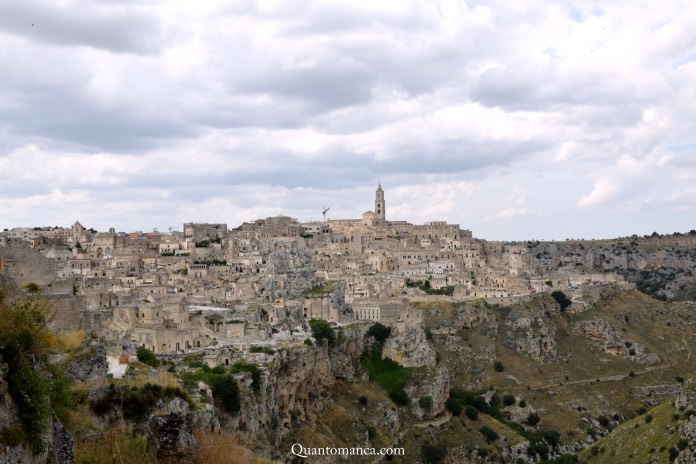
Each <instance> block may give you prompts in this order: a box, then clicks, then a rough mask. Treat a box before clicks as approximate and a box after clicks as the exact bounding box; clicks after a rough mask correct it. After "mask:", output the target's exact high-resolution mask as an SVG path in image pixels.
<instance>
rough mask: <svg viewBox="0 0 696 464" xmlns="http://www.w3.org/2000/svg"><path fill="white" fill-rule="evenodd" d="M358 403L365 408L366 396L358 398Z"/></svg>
mask: <svg viewBox="0 0 696 464" xmlns="http://www.w3.org/2000/svg"><path fill="white" fill-rule="evenodd" d="M358 403H360V404H361V405H362V406H367V396H361V397H360V398H358Z"/></svg>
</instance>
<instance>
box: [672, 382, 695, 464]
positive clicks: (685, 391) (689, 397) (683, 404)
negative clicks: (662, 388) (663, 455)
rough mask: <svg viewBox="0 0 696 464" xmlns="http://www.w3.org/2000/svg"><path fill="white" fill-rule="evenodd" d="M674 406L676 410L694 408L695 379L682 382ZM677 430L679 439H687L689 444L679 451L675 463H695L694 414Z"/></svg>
mask: <svg viewBox="0 0 696 464" xmlns="http://www.w3.org/2000/svg"><path fill="white" fill-rule="evenodd" d="M674 406H675V408H676V409H677V410H678V411H679V410H682V408H683V409H684V410H689V409H694V410H696V381H694V380H693V379H689V380H687V381H686V382H684V383H683V384H682V387H681V390H680V391H679V394H678V395H677V398H676V400H675V401H674ZM678 432H679V436H680V438H681V439H685V440H688V442H689V446H688V447H687V448H686V449H684V450H682V451H681V452H680V453H679V455H678V456H677V458H676V459H675V460H674V462H675V463H677V464H694V463H696V415H692V416H690V417H689V419H688V420H687V421H686V422H685V423H684V424H682V425H680V426H679V430H678Z"/></svg>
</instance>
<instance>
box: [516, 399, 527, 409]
mask: <svg viewBox="0 0 696 464" xmlns="http://www.w3.org/2000/svg"><path fill="white" fill-rule="evenodd" d="M517 404H518V405H519V406H520V408H526V407H527V402H526V401H525V400H520V402H519V403H517Z"/></svg>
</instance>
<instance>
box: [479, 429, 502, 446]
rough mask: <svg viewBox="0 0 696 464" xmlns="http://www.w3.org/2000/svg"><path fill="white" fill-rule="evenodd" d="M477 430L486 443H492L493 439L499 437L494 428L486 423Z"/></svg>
mask: <svg viewBox="0 0 696 464" xmlns="http://www.w3.org/2000/svg"><path fill="white" fill-rule="evenodd" d="M479 432H481V435H483V437H484V438H485V439H486V443H493V442H494V441H496V440H497V439H498V438H499V436H498V434H497V433H496V432H495V430H493V429H492V428H490V427H489V426H487V425H484V426H483V427H481V428H480V429H479Z"/></svg>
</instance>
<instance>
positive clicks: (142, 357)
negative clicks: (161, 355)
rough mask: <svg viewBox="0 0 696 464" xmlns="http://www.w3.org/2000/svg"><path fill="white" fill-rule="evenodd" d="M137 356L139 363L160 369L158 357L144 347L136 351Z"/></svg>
mask: <svg viewBox="0 0 696 464" xmlns="http://www.w3.org/2000/svg"><path fill="white" fill-rule="evenodd" d="M135 355H136V356H137V357H138V361H140V362H141V363H144V364H147V365H148V366H151V367H159V365H160V362H159V359H157V355H156V354H155V353H153V352H152V351H150V350H148V349H147V348H145V347H144V346H139V347H138V349H137V350H135Z"/></svg>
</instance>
